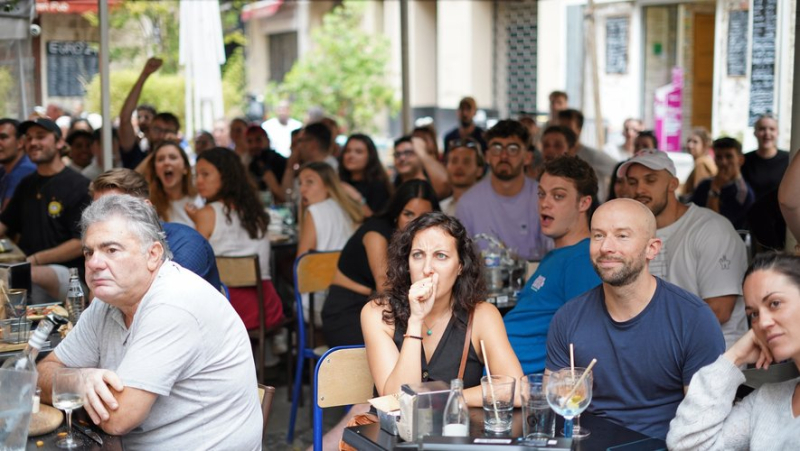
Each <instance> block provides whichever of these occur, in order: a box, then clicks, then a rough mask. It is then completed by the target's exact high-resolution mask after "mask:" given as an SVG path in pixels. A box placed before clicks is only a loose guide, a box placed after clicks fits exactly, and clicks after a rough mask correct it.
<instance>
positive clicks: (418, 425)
mask: <svg viewBox="0 0 800 451" xmlns="http://www.w3.org/2000/svg"><path fill="white" fill-rule="evenodd" d="M401 391H402V394H403V396H402V397H401V399H400V404H401V416H402V417H403V422H404V423H407V425H409V426H410V428H408V429H409V432H410V434H409V435H410V436H409V437H403V438H404V439H405V440H409V441H418V440H422V438H423V437H426V436H440V435H442V426H443V424H442V423H443V420H444V409H445V407H447V400H448V399H449V398H450V385H448V384H447V383H446V382H443V381H431V382H420V383H416V384H404V385H403V386H402V387H401ZM407 417H410V418H407ZM408 420H410V421H408ZM400 429H401V431H400V432H401V434H400V435H401V436H402V435H403V433H402V432H403V431H402V429H403V428H400Z"/></svg>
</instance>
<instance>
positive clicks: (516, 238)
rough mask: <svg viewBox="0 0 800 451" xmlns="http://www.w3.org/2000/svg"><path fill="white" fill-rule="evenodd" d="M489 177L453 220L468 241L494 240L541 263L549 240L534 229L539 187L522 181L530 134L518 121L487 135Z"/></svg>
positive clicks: (470, 194)
mask: <svg viewBox="0 0 800 451" xmlns="http://www.w3.org/2000/svg"><path fill="white" fill-rule="evenodd" d="M486 142H487V143H488V144H487V148H486V163H488V165H489V168H490V173H489V177H486V178H484V179H483V180H482V181H481V182H479V183H478V184H476V185H475V186H473V187H472V188H471V189H470V190H469V191H467V192H466V193H465V194H464V195H463V196H462V197H461V200H459V202H458V206H457V207H456V217H458V219H459V220H461V222H462V223H463V224H464V227H466V229H467V231H468V232H469V234H470V236H475V235H477V234H479V233H486V234H491V235H494V236H495V237H497V238H499V239H500V240H501V241H502V242H503V243H505V245H506V246H507V247H508V248H510V249H514V250H516V251H517V253H518V254H519V256H520V257H521V258H524V259H526V260H540V259H541V258H542V257H543V256H544V254H546V253H547V251H548V250H549V249H550V248H552V240H550V239H549V238H547V237H546V236H545V235H544V234H542V231H541V228H540V226H539V201H538V198H537V189H538V184H537V183H536V181H535V180H532V179H530V178H528V177H526V176H525V166H526V165H528V164H530V162H531V154H530V152H528V149H527V147H528V143H529V142H530V134H529V132H528V129H527V128H526V127H525V126H524V125H522V124H520V123H519V122H517V121H513V120H503V121H500V122H498V123H497V124H496V125H495V126H494V127H492V128H491V129H489V131H487V132H486Z"/></svg>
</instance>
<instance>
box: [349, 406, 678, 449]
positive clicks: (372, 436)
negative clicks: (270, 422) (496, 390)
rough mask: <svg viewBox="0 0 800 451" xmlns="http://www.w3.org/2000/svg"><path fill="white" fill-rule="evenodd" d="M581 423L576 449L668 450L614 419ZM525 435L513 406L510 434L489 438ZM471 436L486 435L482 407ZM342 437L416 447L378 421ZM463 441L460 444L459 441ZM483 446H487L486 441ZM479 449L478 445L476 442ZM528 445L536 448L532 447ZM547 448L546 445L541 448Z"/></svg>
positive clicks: (379, 445) (474, 414) (355, 443)
mask: <svg viewBox="0 0 800 451" xmlns="http://www.w3.org/2000/svg"><path fill="white" fill-rule="evenodd" d="M581 426H583V427H585V428H587V429H589V431H590V432H591V433H590V434H589V436H588V437H586V438H583V439H580V440H573V442H572V450H574V451H606V450H609V449H612V450H614V451H655V450H666V449H667V446H666V442H665V441H664V440H661V439H654V438H650V437H648V436H646V435H644V434H641V433H639V432H636V431H632V430H630V429H628V428H626V427H623V426H619V425H616V424H614V423H612V422H611V421H609V420H607V419H604V418H601V417H598V416H595V415H592V414H590V413H586V412H584V413H583V414H582V415H581ZM563 428H564V420H563V418H561V417H560V416H559V417H558V418H557V420H556V436H557V437H562V434H561V431H563ZM521 435H522V413H521V411H520V409H514V419H513V426H512V429H511V434H508V435H505V436H503V435H492V436H491V437H490V438H506V439H512V440H510V442H511V443H507V444H498V447H497V448H495V449H499V448H500V447H508V448H509V449H513V446H512V445H520V443H519V442H518V441H517V440H516V438H517V437H520V436H521ZM470 437H471V438H475V437H487V435H486V434H485V433H484V431H483V409H481V408H478V407H472V408H470ZM342 439H343V440H344V442H345V443H347V444H348V445H350V446H352V447H354V448H356V449H358V450H367V451H388V450H394V449H398V450H399V449H416V445H415V444H413V443H405V442H403V441H402V440H401V439H400V437H397V436H394V435H391V434H389V433H387V432H386V431H383V430H382V429H381V428H380V425H378V424H368V425H364V426H354V427H349V428H346V429H345V431H344V435H343V436H342ZM449 440H452V447H450V446H448V448H449V449H454V450H455V449H464V448H465V446H464V445H463V443H464V442H463V440H465V439H459V438H451V439H449ZM460 443H461V445H460V446H459V444H460ZM482 446H484V448H482V449H486V448H485V445H482ZM476 449H477V446H476ZM528 449H534V448H532V447H530V448H528ZM542 449H545V448H542Z"/></svg>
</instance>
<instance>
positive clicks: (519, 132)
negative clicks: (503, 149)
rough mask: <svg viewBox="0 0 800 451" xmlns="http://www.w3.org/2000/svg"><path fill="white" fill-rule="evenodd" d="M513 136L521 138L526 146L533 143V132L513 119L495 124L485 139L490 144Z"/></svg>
mask: <svg viewBox="0 0 800 451" xmlns="http://www.w3.org/2000/svg"><path fill="white" fill-rule="evenodd" d="M512 136H516V137H517V138H519V140H520V141H522V142H523V143H524V144H525V145H526V146H527V145H528V143H529V142H531V132H530V131H529V130H528V127H526V126H524V125H522V123H520V122H519V121H515V120H513V119H503V120H502V121H500V122H498V123H497V124H495V125H494V127H492V128H490V129H489V130H488V131H487V132H486V135H485V136H484V139H485V140H486V142H487V143H488V142H489V141H491V140H493V139H495V138H510V137H512Z"/></svg>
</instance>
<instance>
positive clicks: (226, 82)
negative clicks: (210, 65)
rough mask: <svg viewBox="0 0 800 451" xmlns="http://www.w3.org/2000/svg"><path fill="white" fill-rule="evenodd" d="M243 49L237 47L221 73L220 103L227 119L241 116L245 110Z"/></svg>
mask: <svg viewBox="0 0 800 451" xmlns="http://www.w3.org/2000/svg"><path fill="white" fill-rule="evenodd" d="M244 93H245V64H244V48H243V47H237V48H236V50H234V51H233V53H232V54H231V56H229V57H228V60H227V61H226V62H225V66H224V67H223V71H222V101H223V102H224V103H225V110H226V111H225V112H226V114H227V115H228V117H235V116H241V115H242V111H244V109H245V96H244Z"/></svg>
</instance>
